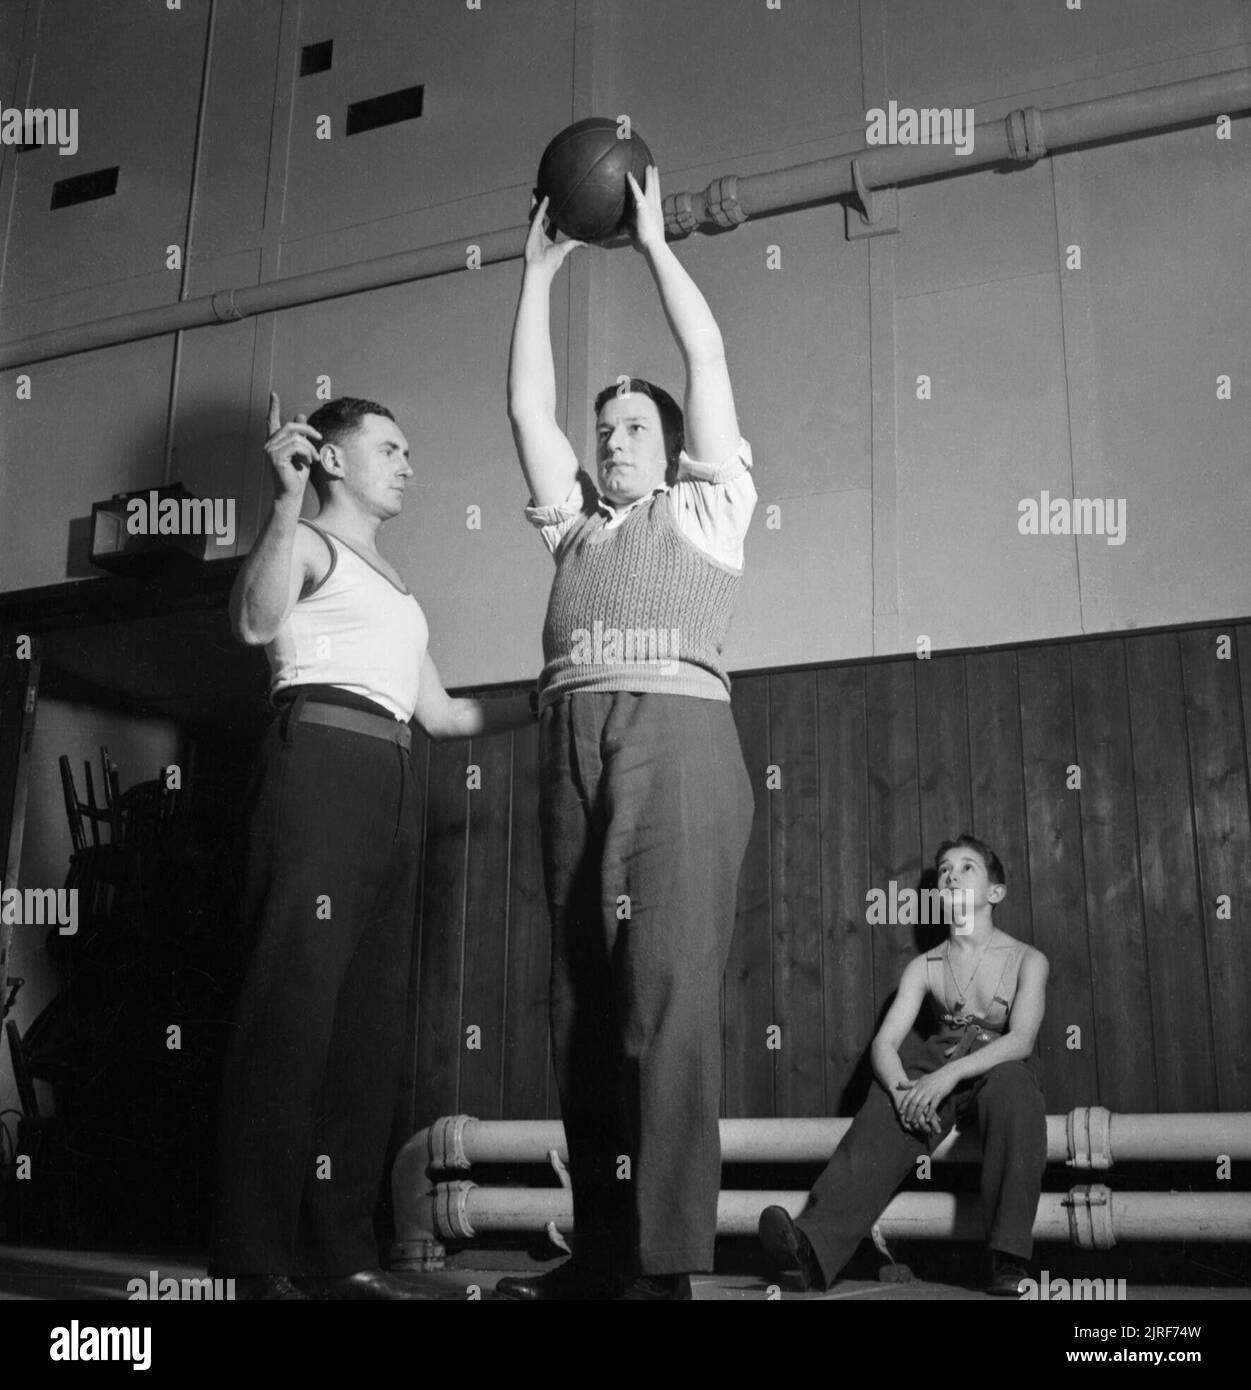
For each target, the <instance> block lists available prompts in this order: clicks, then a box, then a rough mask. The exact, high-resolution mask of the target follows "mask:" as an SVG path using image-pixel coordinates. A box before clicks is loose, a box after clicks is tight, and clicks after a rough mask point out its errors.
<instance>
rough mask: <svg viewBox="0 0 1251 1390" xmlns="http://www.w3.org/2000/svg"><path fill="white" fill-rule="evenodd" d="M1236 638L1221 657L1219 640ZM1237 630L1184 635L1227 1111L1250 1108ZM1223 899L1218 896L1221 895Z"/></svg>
mask: <svg viewBox="0 0 1251 1390" xmlns="http://www.w3.org/2000/svg"><path fill="white" fill-rule="evenodd" d="M1222 636H1224V637H1225V639H1226V640H1227V641H1228V642H1229V653H1228V656H1227V657H1225V658H1224V659H1222V656H1221V650H1220V648H1219V646H1218V639H1219V638H1221V637H1222ZM1231 638H1232V634H1231V633H1230V632H1228V631H1225V632H1222V631H1221V630H1219V629H1216V628H1209V629H1202V628H1200V629H1195V630H1194V631H1191V632H1183V633H1181V634H1180V639H1179V640H1180V648H1181V661H1182V676H1183V680H1184V681H1185V687H1186V733H1187V737H1188V740H1189V746H1190V779H1191V780H1190V784H1191V792H1192V796H1193V798H1194V825H1195V836H1196V841H1197V847H1198V852H1199V885H1200V894H1199V910H1200V913H1201V915H1202V919H1203V929H1204V938H1205V941H1206V943H1207V962H1208V1002H1209V1008H1208V1017H1209V1018H1210V1019H1211V1022H1212V1042H1213V1052H1214V1059H1215V1065H1216V1092H1217V1103H1218V1105H1219V1106H1220V1108H1221V1109H1222V1110H1246V1109H1248V1108H1251V1010H1249V1009H1248V1008H1247V1004H1246V991H1247V981H1248V980H1251V933H1248V931H1247V921H1248V913H1249V912H1251V804H1249V802H1248V791H1247V774H1246V743H1245V735H1244V729H1243V723H1242V707H1241V701H1240V695H1241V692H1240V690H1239V680H1238V652H1237V651H1236V649H1234V647H1233V644H1232V641H1230V639H1231ZM1221 899H1226V900H1227V901H1224V902H1221V901H1219V900H1221Z"/></svg>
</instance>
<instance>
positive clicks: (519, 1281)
mask: <svg viewBox="0 0 1251 1390" xmlns="http://www.w3.org/2000/svg"><path fill="white" fill-rule="evenodd" d="M624 1289H625V1285H624V1283H623V1282H622V1281H621V1280H617V1279H610V1278H608V1277H607V1276H606V1275H603V1274H600V1273H597V1272H595V1271H591V1270H587V1269H584V1268H583V1267H582V1266H581V1265H579V1264H578V1263H577V1261H576V1260H566V1261H565V1262H564V1263H563V1264H559V1265H557V1266H556V1268H555V1269H549V1270H548V1271H547V1273H546V1274H521V1275H516V1274H508V1275H505V1276H504V1278H502V1279H500V1280H499V1281H498V1282H497V1283H496V1285H495V1297H496V1298H508V1299H515V1300H518V1301H520V1302H523V1303H554V1302H582V1303H585V1302H591V1301H596V1300H600V1299H610V1298H620V1297H621V1295H622V1293H623V1292H624Z"/></svg>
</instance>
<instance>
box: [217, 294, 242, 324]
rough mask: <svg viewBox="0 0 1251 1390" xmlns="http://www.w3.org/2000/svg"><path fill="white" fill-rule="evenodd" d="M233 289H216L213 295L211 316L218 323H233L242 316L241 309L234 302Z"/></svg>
mask: <svg viewBox="0 0 1251 1390" xmlns="http://www.w3.org/2000/svg"><path fill="white" fill-rule="evenodd" d="M235 293H236V291H234V290H218V291H217V293H216V294H215V295H214V296H213V317H214V318H215V319H216V320H217V322H218V323H234V322H235V320H236V319H241V318H243V317H244V313H243V310H242V309H240V308H239V306H238V305H237V304H236V303H235Z"/></svg>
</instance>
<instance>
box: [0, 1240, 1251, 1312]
mask: <svg viewBox="0 0 1251 1390" xmlns="http://www.w3.org/2000/svg"><path fill="white" fill-rule="evenodd" d="M480 1263H488V1261H480ZM489 1263H494V1264H495V1265H497V1266H501V1267H496V1268H488V1269H479V1268H474V1267H473V1264H471V1263H470V1261H469V1260H468V1259H467V1257H466V1256H465V1255H463V1254H462V1255H461V1256H460V1257H458V1259H457V1261H456V1263H455V1266H454V1267H452V1268H448V1269H445V1270H443V1271H441V1272H440V1273H438V1274H432V1275H426V1276H423V1281H425V1280H428V1281H430V1282H432V1283H436V1284H437V1285H438V1286H439V1287H441V1288H444V1289H446V1290H447V1292H448V1295H449V1296H456V1295H458V1294H459V1293H461V1292H463V1291H464V1290H467V1289H468V1288H469V1286H470V1285H474V1284H476V1285H477V1286H478V1287H479V1288H480V1289H481V1290H482V1293H483V1295H484V1296H487V1295H488V1294H489V1291H490V1290H491V1289H493V1288H494V1286H495V1281H496V1280H497V1279H498V1278H500V1277H501V1275H502V1274H506V1273H515V1272H516V1270H517V1263H518V1262H517V1260H516V1259H515V1257H512V1258H510V1257H509V1256H508V1255H507V1254H502V1255H501V1258H500V1259H498V1260H495V1261H490V1262H489ZM527 1267H531V1266H527ZM154 1270H155V1271H158V1272H159V1277H160V1278H174V1279H184V1278H187V1279H203V1278H204V1277H205V1268H204V1265H203V1264H202V1263H196V1262H194V1261H192V1260H189V1259H188V1258H186V1257H185V1256H183V1257H181V1258H179V1257H175V1256H170V1255H167V1254H160V1253H158V1252H153V1253H151V1254H149V1255H144V1254H133V1253H126V1254H110V1253H108V1252H105V1251H91V1252H81V1251H72V1250H53V1249H42V1248H32V1247H25V1246H0V1300H12V1299H23V1300H32V1299H34V1300H39V1299H61V1300H65V1299H71V1300H79V1299H90V1300H113V1301H119V1300H125V1299H126V1298H127V1287H126V1286H127V1283H128V1282H129V1281H130V1280H133V1279H135V1278H141V1279H143V1280H145V1282H146V1281H147V1279H148V1277H149V1274H150V1272H151V1271H154ZM692 1285H693V1290H694V1295H695V1298H696V1299H700V1300H704V1301H718V1300H726V1301H728V1300H757V1301H763V1300H764V1298H765V1294H766V1285H765V1283H764V1281H763V1280H762V1279H761V1278H760V1277H759V1276H758V1275H751V1274H717V1275H712V1274H707V1275H697V1276H695V1278H694V1279H693V1280H692ZM1126 1294H1127V1298H1128V1299H1129V1300H1131V1301H1133V1300H1150V1301H1187V1302H1189V1301H1194V1300H1212V1299H1219V1300H1222V1301H1226V1300H1247V1299H1251V1288H1229V1287H1205V1286H1202V1285H1197V1284H1196V1285H1185V1286H1182V1285H1177V1284H1133V1283H1130V1284H1128V1285H1127V1288H1126ZM798 1297H799V1296H797V1295H793V1294H784V1295H783V1298H784V1299H786V1300H790V1299H795V1298H798ZM802 1298H803V1301H805V1302H847V1301H864V1300H870V1301H893V1302H897V1303H898V1302H903V1303H907V1302H912V1301H921V1302H934V1301H953V1300H963V1299H972V1300H976V1301H978V1302H984V1303H996V1302H998V1301H999V1300H997V1299H991V1298H988V1297H987V1296H986V1295H985V1294H982V1293H980V1292H977V1291H975V1290H973V1289H968V1288H960V1287H957V1286H956V1285H952V1284H936V1283H927V1282H924V1281H922V1280H920V1279H917V1280H914V1281H913V1282H912V1283H907V1284H883V1283H879V1282H877V1281H876V1280H872V1281H871V1280H863V1279H860V1280H855V1279H849V1280H844V1281H842V1282H840V1283H839V1284H838V1285H837V1287H836V1288H835V1289H833V1290H832V1291H831V1292H829V1293H825V1294H806V1295H803V1296H802Z"/></svg>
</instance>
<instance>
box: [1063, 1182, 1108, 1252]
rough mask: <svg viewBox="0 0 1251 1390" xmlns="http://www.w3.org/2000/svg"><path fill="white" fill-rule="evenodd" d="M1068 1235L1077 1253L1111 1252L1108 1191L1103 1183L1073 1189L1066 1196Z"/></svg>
mask: <svg viewBox="0 0 1251 1390" xmlns="http://www.w3.org/2000/svg"><path fill="white" fill-rule="evenodd" d="M1064 1205H1065V1206H1066V1207H1067V1208H1068V1209H1069V1236H1070V1238H1071V1239H1072V1241H1073V1244H1074V1245H1076V1246H1077V1248H1078V1249H1079V1250H1111V1249H1112V1247H1113V1246H1114V1245H1115V1244H1116V1235H1115V1233H1114V1231H1113V1229H1112V1189H1111V1188H1109V1187H1105V1186H1104V1184H1103V1183H1092V1184H1090V1185H1089V1186H1083V1187H1074V1188H1072V1189H1070V1191H1069V1192H1068V1193H1066V1195H1065V1198H1064Z"/></svg>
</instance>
